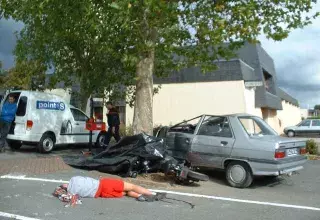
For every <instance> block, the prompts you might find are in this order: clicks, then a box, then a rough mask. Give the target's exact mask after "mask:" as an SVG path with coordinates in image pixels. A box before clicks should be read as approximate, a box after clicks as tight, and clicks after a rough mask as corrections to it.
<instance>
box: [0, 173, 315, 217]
mask: <svg viewBox="0 0 320 220" xmlns="http://www.w3.org/2000/svg"><path fill="white" fill-rule="evenodd" d="M0 178H1V179H15V180H31V181H40V182H52V183H68V182H69V181H65V180H54V179H42V178H33V177H26V176H24V175H21V176H14V175H4V176H1V177H0ZM150 190H151V191H153V192H164V193H168V194H174V195H181V196H188V197H197V198H206V199H212V200H222V201H229V202H239V203H247V204H256V205H265V206H276V207H283V208H293V209H304V210H312V211H320V208H317V207H312V206H300V205H290V204H283V203H274V202H262V201H255V200H245V199H235V198H228V197H220V196H209V195H201V194H193V193H183V192H176V191H167V190H158V189H150Z"/></svg>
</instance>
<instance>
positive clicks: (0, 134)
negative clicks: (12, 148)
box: [0, 120, 11, 150]
mask: <svg viewBox="0 0 320 220" xmlns="http://www.w3.org/2000/svg"><path fill="white" fill-rule="evenodd" d="M10 126H11V123H10V122H6V121H2V120H0V150H1V149H3V148H4V147H5V143H6V139H7V136H8V134H9V130H10Z"/></svg>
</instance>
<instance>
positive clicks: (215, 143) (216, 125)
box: [192, 116, 235, 168]
mask: <svg viewBox="0 0 320 220" xmlns="http://www.w3.org/2000/svg"><path fill="white" fill-rule="evenodd" d="M234 142H235V138H234V135H233V132H232V129H231V126H230V123H229V120H228V118H227V117H224V116H205V117H204V119H203V120H202V122H201V124H200V126H199V128H198V130H197V132H196V135H195V138H194V139H193V142H192V153H194V154H196V155H197V156H198V158H200V159H198V160H197V161H198V162H197V164H193V165H194V166H205V167H217V168H222V167H223V164H222V163H223V161H224V159H225V158H227V157H229V156H230V154H231V151H232V148H233V145H234Z"/></svg>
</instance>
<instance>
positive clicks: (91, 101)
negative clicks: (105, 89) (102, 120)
mask: <svg viewBox="0 0 320 220" xmlns="http://www.w3.org/2000/svg"><path fill="white" fill-rule="evenodd" d="M92 118H93V98H92V95H91V96H90V119H92ZM91 148H92V130H90V133H89V151H90V152H91Z"/></svg>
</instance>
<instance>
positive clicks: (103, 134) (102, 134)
mask: <svg viewBox="0 0 320 220" xmlns="http://www.w3.org/2000/svg"><path fill="white" fill-rule="evenodd" d="M105 137H106V132H100V133H99V135H98V137H97V140H96V144H95V145H96V147H97V148H103V146H104V139H105Z"/></svg>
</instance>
